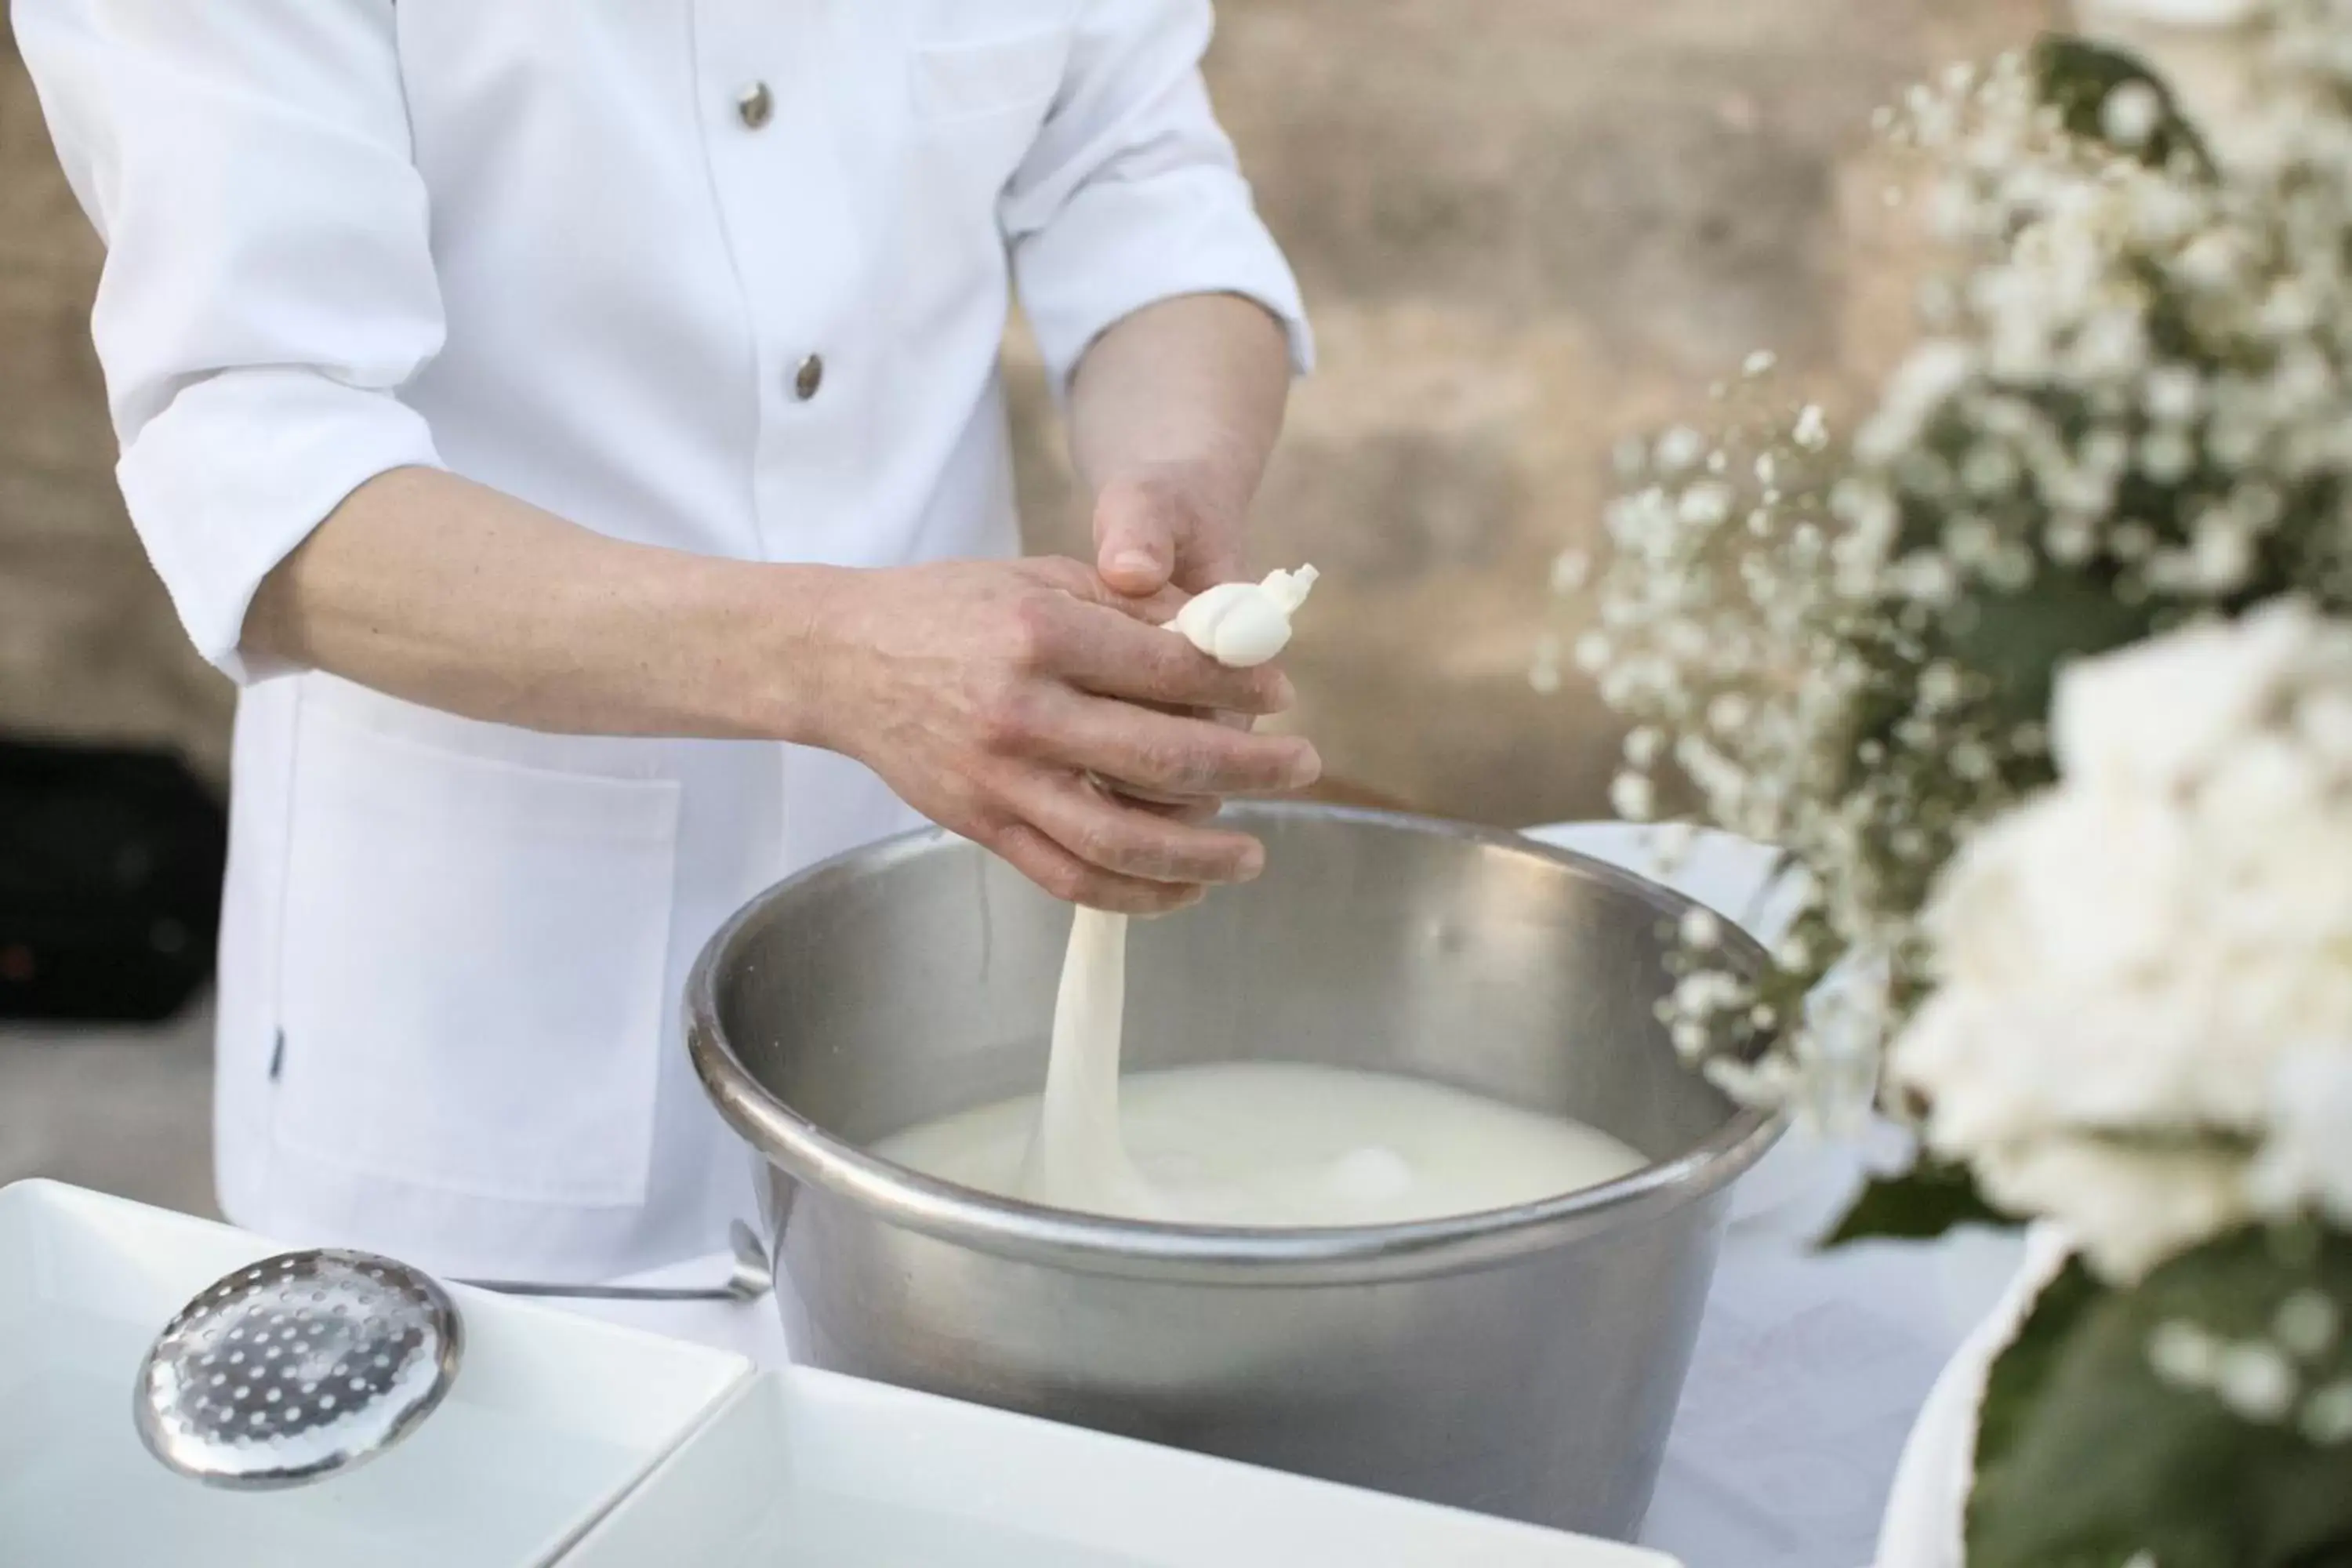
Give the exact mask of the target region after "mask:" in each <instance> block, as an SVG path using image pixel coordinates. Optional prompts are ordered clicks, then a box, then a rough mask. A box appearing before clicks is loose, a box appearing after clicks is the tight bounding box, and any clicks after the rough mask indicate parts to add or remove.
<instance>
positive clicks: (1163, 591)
mask: <svg viewBox="0 0 2352 1568" xmlns="http://www.w3.org/2000/svg"><path fill="white" fill-rule="evenodd" d="M1021 567H1022V569H1023V570H1024V571H1025V572H1026V573H1028V574H1029V575H1030V576H1031V577H1033V578H1034V579H1035V580H1037V581H1038V582H1041V583H1043V584H1045V585H1046V586H1047V587H1049V588H1056V589H1059V590H1060V591H1061V592H1063V593H1065V594H1067V595H1069V596H1070V597H1072V598H1074V599H1076V600H1077V601H1078V602H1079V603H1081V604H1086V605H1097V606H1098V607H1100V608H1102V609H1106V610H1117V611H1118V613H1119V614H1120V615H1122V616H1127V617H1128V618H1129V620H1139V621H1141V622H1143V623H1144V624H1145V625H1147V626H1166V625H1167V624H1168V623H1169V622H1171V621H1172V620H1174V619H1175V618H1176V612H1177V611H1179V610H1181V609H1182V608H1183V607H1184V605H1185V602H1186V601H1187V600H1189V599H1190V598H1191V597H1192V595H1190V594H1186V593H1182V592H1180V591H1179V590H1177V589H1175V588H1172V587H1162V588H1160V590H1158V591H1157V592H1155V593H1150V594H1145V595H1133V594H1123V593H1121V592H1119V591H1118V589H1116V588H1114V587H1112V586H1111V585H1110V584H1108V583H1106V582H1104V581H1103V579H1102V574H1101V573H1100V572H1098V571H1097V570H1096V569H1095V568H1094V567H1092V566H1089V565H1087V563H1085V562H1083V561H1073V560H1071V559H1070V558H1069V557H1068V556H1066V555H1033V556H1030V557H1028V558H1027V559H1025V560H1024V561H1023V562H1022V563H1021Z"/></svg>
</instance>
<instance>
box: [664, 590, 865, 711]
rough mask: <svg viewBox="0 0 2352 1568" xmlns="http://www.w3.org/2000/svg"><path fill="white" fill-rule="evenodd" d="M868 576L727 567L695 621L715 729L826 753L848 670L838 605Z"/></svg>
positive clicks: (842, 613)
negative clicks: (842, 656) (824, 748)
mask: <svg viewBox="0 0 2352 1568" xmlns="http://www.w3.org/2000/svg"><path fill="white" fill-rule="evenodd" d="M865 575H866V574H864V573H860V572H856V571H852V570H849V569H847V568H845V567H835V566H816V565H803V564H797V563H795V564H787V565H772V564H766V563H760V564H753V565H749V566H747V565H745V564H744V563H740V562H728V563H724V565H723V568H722V570H721V571H720V572H719V574H718V578H719V581H718V582H717V583H716V584H715V585H714V587H715V591H714V592H712V593H710V594H709V595H706V598H705V603H704V604H703V605H702V608H701V613H700V614H699V615H698V617H697V625H698V636H697V637H696V638H695V640H696V642H697V643H698V645H699V647H701V649H702V658H701V660H700V662H701V664H702V665H703V667H704V668H706V669H707V670H709V672H710V679H709V683H708V698H709V703H710V705H711V708H712V713H711V718H712V721H713V724H712V727H713V728H714V729H716V730H718V731H720V732H722V733H730V734H735V735H740V736H743V737H746V738H752V739H759V740H770V741H783V742H789V743H792V744H794V745H804V746H827V745H830V744H831V743H832V741H833V738H834V731H835V728H836V726H835V724H834V723H833V722H832V717H831V715H832V710H833V709H834V707H835V705H836V703H837V699H838V689H839V687H840V685H841V677H842V672H843V668H844V666H843V663H842V660H841V659H840V658H839V657H838V655H839V651H840V649H841V647H843V638H842V637H841V635H840V633H839V630H838V626H839V623H840V622H841V621H842V620H844V619H845V612H844V608H843V605H842V601H843V600H844V599H845V597H847V596H848V595H849V594H850V592H851V590H852V589H853V587H854V585H855V580H856V579H859V578H862V577H864V576H865Z"/></svg>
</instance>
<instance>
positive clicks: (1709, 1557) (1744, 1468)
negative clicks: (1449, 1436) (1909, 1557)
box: [582, 824, 2020, 1568]
mask: <svg viewBox="0 0 2352 1568" xmlns="http://www.w3.org/2000/svg"><path fill="white" fill-rule="evenodd" d="M1536 836H1537V837H1542V838H1544V839H1546V840H1548V841H1551V842H1555V843H1560V844H1564V845H1565V846H1566V847H1570V848H1574V849H1578V850H1580V851H1581V852H1583V853H1586V854H1589V855H1592V856H1594V857H1595V858H1601V859H1607V860H1611V861H1613V862H1616V863H1618V864H1621V865H1626V866H1629V867H1631V868H1634V869H1637V870H1643V871H1646V872H1649V873H1651V874H1654V875H1657V876H1658V879H1660V880H1663V881H1666V882H1669V883H1672V884H1674V885H1676V886H1678V887H1680V888H1681V889H1683V890H1684V891H1685V893H1687V894H1688V895H1689V896H1691V897H1693V898H1695V899H1697V900H1701V901H1702V902H1705V903H1706V904H1708V905H1710V906H1711V907H1713V908H1714V909H1716V910H1718V911H1719V912H1721V913H1722V914H1724V915H1725V916H1727V917H1728V918H1730V919H1733V920H1738V921H1745V922H1748V923H1750V924H1751V925H1754V926H1757V927H1760V928H1763V929H1764V930H1766V931H1769V928H1770V927H1771V926H1772V924H1773V922H1774V921H1775V919H1776V918H1777V916H1778V915H1779V913H1780V911H1779V910H1777V909H1776V908H1775V905H1774V900H1771V899H1769V897H1759V894H1760V893H1761V892H1762V879H1763V876H1764V874H1765V871H1766V868H1767V867H1768V866H1769V856H1768V855H1766V854H1765V853H1763V852H1762V851H1760V850H1758V849H1757V848H1756V847H1754V846H1752V845H1747V844H1742V843H1739V842H1738V841H1736V840H1727V839H1720V838H1712V839H1706V840H1703V841H1702V842H1701V843H1700V845H1699V846H1698V848H1697V851H1696V853H1695V854H1693V855H1692V856H1690V857H1689V858H1686V859H1685V861H1684V862H1683V863H1682V865H1681V866H1680V867H1678V868H1675V869H1674V870H1672V871H1670V872H1664V873H1660V872H1658V871H1657V869H1656V868H1653V867H1650V866H1649V865H1648V864H1647V856H1646V852H1645V848H1644V845H1643V839H1642V838H1641V837H1640V836H1639V835H1638V834H1636V833H1634V832H1633V831H1631V830H1628V829H1625V828H1623V827H1621V826H1614V825H1606V824H1601V825H1581V826H1560V827H1555V828H1543V829H1538V830H1536ZM1863 1161H1864V1153H1861V1152H1854V1151H1852V1150H1844V1149H1829V1148H1824V1147H1822V1146H1820V1145H1818V1144H1815V1143H1812V1142H1809V1141H1808V1140H1806V1139H1804V1138H1802V1137H1801V1136H1800V1135H1798V1134H1793V1133H1792V1134H1791V1135H1790V1137H1788V1138H1787V1139H1784V1140H1783V1141H1782V1142H1781V1144H1780V1147H1779V1148H1777V1149H1776V1150H1774V1151H1773V1152H1772V1153H1771V1154H1770V1155H1769V1156H1768V1157H1767V1158H1766V1160H1765V1161H1764V1162H1763V1163H1761V1164H1759V1166H1758V1168H1757V1169H1756V1170H1755V1171H1754V1172H1752V1173H1750V1174H1749V1176H1748V1178H1747V1179H1746V1180H1744V1181H1743V1182H1742V1183H1741V1184H1740V1186H1739V1188H1738V1191H1737V1193H1736V1194H1735V1201H1734V1215H1733V1219H1732V1224H1731V1228H1730V1230H1729V1232H1728V1234H1727V1236H1726V1237H1725V1240H1724V1247H1723V1255H1722V1260H1721V1262H1720V1263H1719V1264H1718V1265H1717V1270H1716V1278H1715V1289H1714V1291H1713V1293H1712V1295H1711V1296H1710V1297H1709V1298H1708V1302H1707V1309H1706V1315H1705V1318H1704V1319H1703V1321H1702V1322H1701V1324H1700V1328H1699V1337H1698V1346H1697V1350H1696V1353H1695V1355H1694V1358H1693V1362H1692V1365H1691V1372H1690V1377H1689V1381H1688V1382H1687V1384H1685V1388H1684V1393H1683V1400H1682V1406H1681V1409H1680V1412H1679V1413H1678V1415H1676V1417H1675V1429H1674V1435H1673V1436H1672V1438H1671V1439H1670V1440H1669V1442H1668V1444H1667V1447H1666V1456H1665V1463H1664V1469H1663V1470H1662V1472H1661V1474H1660V1476H1659V1479H1658V1489H1657V1494H1656V1498H1655V1500H1654V1502H1653V1503H1652V1505H1651V1509H1650V1517H1649V1522H1648V1525H1647V1527H1646V1528H1645V1529H1644V1531H1643V1535H1642V1539H1643V1541H1644V1542H1647V1543H1648V1544H1650V1545H1653V1546H1655V1547H1657V1548H1658V1549H1659V1550H1661V1551H1664V1552H1670V1553H1672V1554H1673V1555H1675V1557H1677V1558H1679V1559H1681V1560H1682V1562H1683V1563H1685V1564H1686V1565H1687V1568H1868V1564H1869V1563H1870V1561H1871V1556H1872V1552H1873V1550H1874V1544H1875V1542H1876V1539H1877V1533H1878V1524H1879V1518H1880V1515H1881V1513H1882V1512H1883V1511H1884V1510H1885V1505H1886V1496H1887V1490H1888V1488H1889V1486H1890V1484H1891V1483H1892V1480H1893V1478H1894V1474H1895V1460H1896V1458H1897V1456H1898V1455H1899V1453H1900V1452H1901V1449H1902V1447H1903V1440H1904V1437H1905V1436H1906V1434H1907V1433H1908V1432H1909V1430H1910V1427H1911V1424H1912V1421H1913V1419H1914V1417H1915V1416H1916V1415H1917V1413H1918V1410H1919V1406H1920V1405H1921V1404H1922V1403H1923V1402H1924V1401H1925V1400H1926V1398H1927V1390H1928V1388H1929V1386H1930V1385H1931V1384H1933V1383H1934V1382H1935V1380H1936V1374H1937V1372H1938V1371H1939V1370H1940V1369H1941V1368H1942V1366H1943V1364H1944V1363H1945V1362H1946V1361H1947V1360H1948V1359H1949V1358H1950V1357H1951V1355H1952V1353H1953V1352H1954V1351H1955V1350H1956V1349H1957V1348H1958V1345H1959V1343H1960V1342H1961V1340H1962V1339H1964V1338H1965V1337H1966V1336H1967V1333H1968V1331H1969V1329H1970V1328H1971V1327H1973V1326H1974V1325H1975V1323H1976V1322H1977V1321H1979V1319H1981V1318H1982V1317H1983V1316H1984V1315H1985V1314H1986V1313H1987V1312H1988V1311H1989V1310H1991V1308H1992V1306H1993V1304H1994V1302H1995V1301H1996V1300H1997V1299H1998V1298H1999V1296H2000V1292H2001V1289H2003V1287H2004V1286H2005V1285H2006V1284H2007V1282H2008V1280H2009V1279H2010V1278H2011V1275H2012V1274H2013V1273H2014V1271H2015V1269H2016V1268H2017V1263H2018V1259H2019V1257H2020V1244H2019V1243H2017V1242H2016V1241H2015V1240H2013V1239H2012V1238H2010V1237H1999V1236H1994V1235H1991V1234H1990V1233H1987V1232H1981V1231H1968V1232H1962V1233H1959V1234H1957V1235H1955V1236H1953V1237H1948V1238H1947V1239H1946V1240H1944V1241H1942V1242H1940V1243H1937V1244H1936V1245H1934V1246H1916V1245H1900V1244H1891V1243H1872V1244H1866V1245H1863V1246H1857V1247H1847V1248H1841V1249H1839V1250H1838V1251H1836V1252H1831V1253H1820V1252H1815V1251H1814V1250H1813V1249H1812V1248H1811V1238H1812V1237H1815V1236H1817V1235H1819V1234H1820V1233H1821V1231H1822V1228H1823V1227H1824V1226H1826V1225H1827V1224H1828V1223H1830V1221H1832V1219H1833V1218H1834V1216H1835V1215H1837V1214H1838V1213H1840V1212H1842V1211H1843V1206H1844V1204H1845V1202H1846V1200H1847V1199H1848V1198H1849V1197H1850V1196H1851V1194H1852V1193H1853V1190H1854V1187H1855V1186H1856V1184H1858V1183H1859V1182H1860V1180H1861V1179H1862V1173H1863ZM726 1275H727V1260H726V1259H725V1258H709V1259H705V1260H701V1261H698V1262H695V1263H689V1264H681V1265H679V1266H677V1267H676V1268H667V1269H663V1270H660V1271H658V1273H656V1274H654V1275H648V1276H645V1277H644V1278H643V1280H642V1281H641V1282H646V1283H661V1284H673V1283H680V1282H696V1283H701V1282H709V1281H716V1280H719V1279H724V1278H725V1277H726ZM582 1310H592V1311H593V1312H595V1313H596V1314H597V1315H599V1316H603V1317H607V1318H610V1319H613V1320H614V1321H622V1322H634V1323H636V1324H639V1325H640V1326H643V1327H646V1328H651V1329H654V1330H656V1331H660V1332H665V1333H670V1334H675V1335H678V1336H680V1337H684V1338H688V1339H695V1340H700V1341H703V1342H708V1343H713V1344H718V1345H722V1346H724V1347H726V1348H728V1349H730V1350H736V1351H740V1352H742V1353H744V1354H747V1355H750V1356H751V1357H752V1358H754V1359H755V1360H758V1361H760V1362H761V1363H766V1364H779V1363H782V1361H783V1360H784V1359H785V1352H784V1346H783V1337H782V1331H781V1329H780V1327H779V1323H778V1319H777V1316H776V1312H775V1309H774V1306H773V1304H772V1303H771V1302H767V1301H759V1302H754V1303H751V1304H749V1305H741V1306H738V1305H705V1304H700V1303H693V1304H687V1305H681V1306H667V1305H665V1306H642V1305H635V1304H610V1303H597V1304H594V1305H593V1306H583V1309H582Z"/></svg>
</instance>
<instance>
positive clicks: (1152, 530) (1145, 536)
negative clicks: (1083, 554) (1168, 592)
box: [1094, 481, 1185, 596]
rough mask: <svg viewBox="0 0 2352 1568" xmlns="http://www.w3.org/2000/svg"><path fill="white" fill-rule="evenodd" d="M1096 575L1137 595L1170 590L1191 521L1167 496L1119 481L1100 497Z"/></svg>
mask: <svg viewBox="0 0 2352 1568" xmlns="http://www.w3.org/2000/svg"><path fill="white" fill-rule="evenodd" d="M1094 521H1095V570H1096V571H1097V572H1099V573H1101V574H1102V579H1103V581H1104V582H1106V583H1108V584H1110V585H1111V587H1113V588H1115V589H1117V590H1118V592H1119V593H1122V594H1126V595H1132V596H1141V595H1148V594H1156V593H1158V592H1159V591H1160V589H1162V588H1165V587H1166V586H1168V582H1169V578H1170V577H1171V575H1172V574H1174V572H1175V570H1176V556H1177V550H1178V547H1179V544H1180V543H1181V540H1182V537H1183V533H1184V527H1183V524H1184V521H1185V519H1184V518H1183V516H1182V515H1181V512H1180V510H1179V509H1178V508H1177V506H1176V505H1175V503H1174V502H1173V501H1172V500H1171V498H1170V497H1168V496H1167V495H1166V494H1165V493H1164V492H1161V491H1158V490H1154V489H1150V488H1149V487H1146V486H1143V485H1139V484H1129V483H1123V482H1119V481H1113V482H1112V483H1110V484H1108V485H1105V486H1104V487H1103V489H1102V493H1101V494H1100V495H1098V496H1097V497H1096V498H1095V520H1094Z"/></svg>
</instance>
